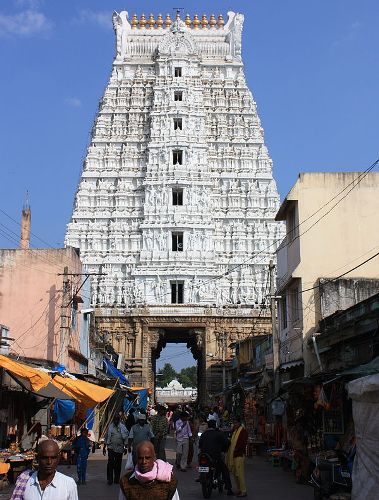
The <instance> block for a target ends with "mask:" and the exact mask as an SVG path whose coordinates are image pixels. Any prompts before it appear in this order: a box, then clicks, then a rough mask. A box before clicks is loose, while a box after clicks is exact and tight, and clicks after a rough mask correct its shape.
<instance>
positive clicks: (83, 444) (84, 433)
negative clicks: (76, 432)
mask: <svg viewBox="0 0 379 500" xmlns="http://www.w3.org/2000/svg"><path fill="white" fill-rule="evenodd" d="M72 448H73V450H74V451H75V455H76V470H77V472H78V484H86V472H87V460H88V456H89V452H90V449H91V442H90V440H89V439H88V429H86V428H85V427H83V429H82V430H81V431H80V436H77V437H76V438H75V439H74V441H73V443H72Z"/></svg>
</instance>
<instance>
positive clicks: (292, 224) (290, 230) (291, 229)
mask: <svg viewBox="0 0 379 500" xmlns="http://www.w3.org/2000/svg"><path fill="white" fill-rule="evenodd" d="M286 222H287V237H288V240H289V241H292V240H294V239H295V238H296V236H297V226H296V211H295V207H294V208H293V209H292V210H291V211H290V212H289V213H288V216H287V221H286Z"/></svg>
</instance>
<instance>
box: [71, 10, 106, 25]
mask: <svg viewBox="0 0 379 500" xmlns="http://www.w3.org/2000/svg"><path fill="white" fill-rule="evenodd" d="M72 22H73V24H87V23H90V24H96V25H97V26H100V27H101V28H106V29H109V28H110V27H112V11H94V10H90V9H81V10H80V11H79V12H78V15H77V16H76V17H75V18H74V19H73V20H72Z"/></svg>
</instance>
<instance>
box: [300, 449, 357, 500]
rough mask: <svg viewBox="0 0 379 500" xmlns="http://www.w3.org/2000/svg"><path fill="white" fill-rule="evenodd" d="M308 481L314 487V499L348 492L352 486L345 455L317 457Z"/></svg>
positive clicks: (321, 499) (320, 499)
mask: <svg viewBox="0 0 379 500" xmlns="http://www.w3.org/2000/svg"><path fill="white" fill-rule="evenodd" d="M310 483H311V485H312V486H313V488H314V490H313V495H314V499H315V500H323V499H324V498H329V497H330V495H333V494H335V493H350V492H351V488H352V482H351V472H350V470H349V468H348V464H347V459H346V457H345V456H343V455H342V454H340V455H339V457H338V458H334V459H325V458H320V457H317V458H316V467H315V468H314V469H313V472H312V474H311V480H310Z"/></svg>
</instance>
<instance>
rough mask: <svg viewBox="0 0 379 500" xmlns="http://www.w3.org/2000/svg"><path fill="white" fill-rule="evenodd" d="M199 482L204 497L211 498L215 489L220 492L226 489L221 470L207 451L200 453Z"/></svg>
mask: <svg viewBox="0 0 379 500" xmlns="http://www.w3.org/2000/svg"><path fill="white" fill-rule="evenodd" d="M199 482H200V484H201V490H202V493H203V497H204V498H210V496H211V495H212V491H213V490H214V489H218V491H219V492H220V493H222V491H223V489H224V482H223V480H222V475H221V471H220V470H219V469H218V467H217V466H216V464H215V463H214V461H213V460H212V458H211V457H210V456H209V455H208V454H207V453H200V454H199Z"/></svg>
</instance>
